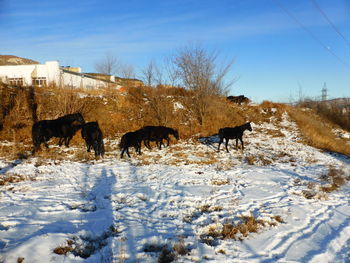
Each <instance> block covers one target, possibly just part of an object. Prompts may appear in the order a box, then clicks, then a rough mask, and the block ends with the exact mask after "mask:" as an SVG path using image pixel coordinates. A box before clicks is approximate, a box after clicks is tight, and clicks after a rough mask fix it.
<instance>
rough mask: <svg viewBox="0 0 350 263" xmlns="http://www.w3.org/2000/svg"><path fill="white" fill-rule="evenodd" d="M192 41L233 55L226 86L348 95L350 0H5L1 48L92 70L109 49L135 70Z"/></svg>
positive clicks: (277, 94) (266, 94)
mask: <svg viewBox="0 0 350 263" xmlns="http://www.w3.org/2000/svg"><path fill="white" fill-rule="evenodd" d="M191 43H199V44H200V45H201V46H202V47H203V48H204V49H205V50H207V51H208V53H211V52H218V53H219V57H220V59H221V60H220V61H222V63H223V64H224V63H226V62H227V61H230V60H234V64H233V66H232V69H231V71H230V72H229V74H228V76H227V77H228V79H235V82H234V85H233V86H232V87H231V88H230V91H229V95H241V94H243V95H245V96H247V97H249V98H250V99H252V100H253V101H256V102H261V101H263V100H271V101H276V102H289V101H293V100H297V99H300V98H308V97H309V98H317V97H319V96H321V90H322V88H323V87H326V88H327V91H328V98H338V97H350V0H332V1H330V0H293V1H292V0H215V1H214V0H201V1H194V0H172V1H170V0H169V1H167V0H149V1H141V0H138V1H137V0H128V1H117V0H115V1H112V0H104V1H103V0H84V1H82V0H75V1H70V0H69V1H68V0H60V1H56V0H50V1H38V0H0V54H2V55H16V56H20V57H25V58H29V59H33V60H36V61H38V62H40V63H44V62H45V61H48V60H58V61H59V62H60V65H62V66H79V67H81V68H82V71H83V72H94V71H96V70H95V65H96V63H97V62H98V61H100V60H101V59H103V57H105V56H106V54H113V55H114V56H116V57H117V58H118V59H119V60H120V61H122V62H123V63H126V64H130V65H132V66H133V67H134V68H135V70H136V73H137V74H136V77H139V78H140V77H141V72H142V70H143V69H144V68H145V67H146V66H147V65H148V64H149V63H150V62H151V61H155V62H156V63H158V65H162V63H163V61H164V59H165V58H166V57H169V56H170V55H171V54H174V53H176V51H178V50H179V49H181V48H183V47H186V46H188V45H189V44H191Z"/></svg>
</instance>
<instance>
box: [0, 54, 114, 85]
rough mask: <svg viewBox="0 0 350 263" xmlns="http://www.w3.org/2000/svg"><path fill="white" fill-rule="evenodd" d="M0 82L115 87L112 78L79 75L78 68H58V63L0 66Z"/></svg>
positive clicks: (79, 70)
mask: <svg viewBox="0 0 350 263" xmlns="http://www.w3.org/2000/svg"><path fill="white" fill-rule="evenodd" d="M0 81H2V82H3V83H7V84H10V85H22V86H46V85H57V86H59V87H69V88H82V89H95V88H106V87H110V86H111V85H112V86H115V79H114V76H110V80H106V79H101V78H97V77H95V76H91V75H88V74H84V73H81V69H80V68H69V67H66V68H64V67H60V65H59V63H58V61H47V62H45V64H30V65H8V66H0Z"/></svg>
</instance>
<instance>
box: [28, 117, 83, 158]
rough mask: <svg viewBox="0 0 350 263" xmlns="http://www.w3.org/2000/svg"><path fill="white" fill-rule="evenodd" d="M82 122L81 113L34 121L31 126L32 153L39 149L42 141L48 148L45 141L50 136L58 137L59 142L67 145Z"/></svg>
mask: <svg viewBox="0 0 350 263" xmlns="http://www.w3.org/2000/svg"><path fill="white" fill-rule="evenodd" d="M84 123H85V120H84V118H83V116H82V115H81V113H74V114H67V115H65V116H62V117H60V118H57V119H54V120H41V121H38V122H35V123H34V124H33V126H32V140H33V146H34V147H33V150H32V154H34V153H35V152H36V151H37V150H38V149H39V147H40V145H41V144H42V143H44V145H45V146H46V148H48V147H49V146H48V144H47V142H48V141H49V140H50V139H51V138H52V137H58V138H60V140H59V144H60V145H62V143H63V142H64V143H65V145H66V146H67V147H69V142H70V140H71V139H72V137H73V136H74V134H75V133H76V131H77V130H79V129H80V128H81V127H82V125H83V124H84Z"/></svg>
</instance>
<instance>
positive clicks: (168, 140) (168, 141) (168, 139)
mask: <svg viewBox="0 0 350 263" xmlns="http://www.w3.org/2000/svg"><path fill="white" fill-rule="evenodd" d="M165 139H166V141H167V147H168V146H169V143H170V138H169V136H167V137H166V138H165Z"/></svg>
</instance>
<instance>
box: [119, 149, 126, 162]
mask: <svg viewBox="0 0 350 263" xmlns="http://www.w3.org/2000/svg"><path fill="white" fill-rule="evenodd" d="M124 152H125V148H123V150H122V152H121V154H120V159H122V158H123V154H124Z"/></svg>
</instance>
